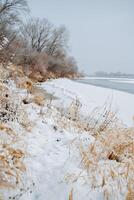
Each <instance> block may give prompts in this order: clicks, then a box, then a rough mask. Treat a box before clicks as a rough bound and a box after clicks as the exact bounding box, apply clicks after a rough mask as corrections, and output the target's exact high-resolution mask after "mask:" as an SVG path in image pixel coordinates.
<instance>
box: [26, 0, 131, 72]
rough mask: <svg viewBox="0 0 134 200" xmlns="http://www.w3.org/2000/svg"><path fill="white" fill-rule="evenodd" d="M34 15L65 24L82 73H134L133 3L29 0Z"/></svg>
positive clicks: (71, 47) (127, 1) (112, 0)
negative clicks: (102, 71) (101, 71)
mask: <svg viewBox="0 0 134 200" xmlns="http://www.w3.org/2000/svg"><path fill="white" fill-rule="evenodd" d="M28 3H29V6H30V9H31V15H32V16H34V17H40V18H48V19H49V20H50V21H51V22H52V23H54V24H56V25H61V24H64V25H65V26H66V27H67V29H68V30H69V32H70V49H71V52H70V54H72V55H73V56H74V57H75V58H76V60H77V62H78V65H79V68H80V69H81V70H84V71H85V72H87V73H89V74H91V73H93V72H95V71H100V70H104V71H107V72H110V71H113V72H116V71H121V72H126V73H134V0H28Z"/></svg>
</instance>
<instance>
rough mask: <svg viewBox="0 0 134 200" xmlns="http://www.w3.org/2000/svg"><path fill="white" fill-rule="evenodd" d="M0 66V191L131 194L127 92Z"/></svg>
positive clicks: (6, 194)
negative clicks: (37, 79) (40, 79)
mask: <svg viewBox="0 0 134 200" xmlns="http://www.w3.org/2000/svg"><path fill="white" fill-rule="evenodd" d="M1 74H2V76H1V82H0V87H1V98H0V106H1V110H0V116H1V118H0V140H1V144H0V149H1V151H0V163H1V165H0V169H1V171H0V180H1V181H0V195H1V196H0V197H1V199H3V200H5V199H6V200H7V199H20V200H26V199H27V200H35V199H38V200H44V199H45V200H53V199H54V200H63V199H66V200H68V199H69V200H81V199H84V200H89V199H91V200H103V199H113V200H115V199H121V200H128V199H133V197H134V193H133V191H134V190H133V181H134V175H133V169H134V162H133V161H134V157H133V156H134V154H133V139H134V128H133V109H132V105H133V101H134V96H133V95H129V94H126V93H123V92H118V91H114V90H109V89H104V88H99V87H95V86H90V85H86V84H85V85H84V84H81V83H77V82H74V81H71V80H69V79H57V80H49V81H47V82H44V83H34V82H32V81H31V80H30V79H29V78H27V77H26V76H25V75H24V74H23V75H22V73H20V71H17V69H14V67H13V66H12V65H10V66H8V67H7V69H5V68H4V69H3V68H2V67H1ZM16 74H17V75H16ZM20 74H21V75H20ZM102 93H103V96H101V94H102ZM126 102H127V105H126ZM115 112H116V113H115Z"/></svg>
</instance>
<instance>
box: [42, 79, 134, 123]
mask: <svg viewBox="0 0 134 200" xmlns="http://www.w3.org/2000/svg"><path fill="white" fill-rule="evenodd" d="M43 87H44V88H45V89H46V90H47V91H49V92H51V93H53V94H54V95H56V96H58V97H59V98H60V101H61V102H62V103H65V102H66V101H67V99H74V98H78V99H79V100H80V102H81V103H82V109H83V111H84V113H86V112H87V113H88V112H91V111H92V110H93V109H94V108H95V107H98V106H99V107H102V106H103V105H104V104H108V105H109V104H111V107H112V110H113V111H115V112H117V116H118V117H119V119H121V120H122V121H123V123H124V124H126V125H133V116H134V109H133V105H134V95H132V94H127V93H125V92H120V91H116V90H111V89H106V88H101V87H96V86H92V85H88V84H83V83H77V82H75V81H71V80H67V79H66V80H65V79H63V80H62V79H59V80H54V81H52V82H48V83H45V84H44V85H43Z"/></svg>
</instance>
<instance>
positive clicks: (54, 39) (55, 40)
mask: <svg viewBox="0 0 134 200" xmlns="http://www.w3.org/2000/svg"><path fill="white" fill-rule="evenodd" d="M67 43H68V32H67V30H66V28H65V26H61V27H59V28H57V29H56V28H55V29H54V30H53V34H52V36H51V38H50V41H49V43H48V44H47V46H46V49H45V50H46V53H47V54H48V55H50V56H54V57H59V56H60V55H63V52H64V50H66V49H67V48H68V46H67Z"/></svg>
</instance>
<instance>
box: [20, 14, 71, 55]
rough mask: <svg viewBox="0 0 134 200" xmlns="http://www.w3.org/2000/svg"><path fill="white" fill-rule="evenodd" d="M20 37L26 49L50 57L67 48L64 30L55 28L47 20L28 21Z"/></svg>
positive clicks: (63, 28)
mask: <svg viewBox="0 0 134 200" xmlns="http://www.w3.org/2000/svg"><path fill="white" fill-rule="evenodd" d="M21 35H22V38H23V40H24V43H25V44H26V47H27V48H31V49H32V50H34V51H37V52H42V51H44V52H45V53H47V54H48V55H50V56H57V55H58V54H59V53H60V52H61V49H62V51H63V48H66V47H67V31H66V28H65V27H63V26H62V27H60V28H55V27H54V26H53V24H51V23H50V22H49V21H48V20H47V19H42V20H40V19H34V18H33V19H30V20H29V21H28V22H27V23H26V24H24V25H23V27H22V28H21Z"/></svg>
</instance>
